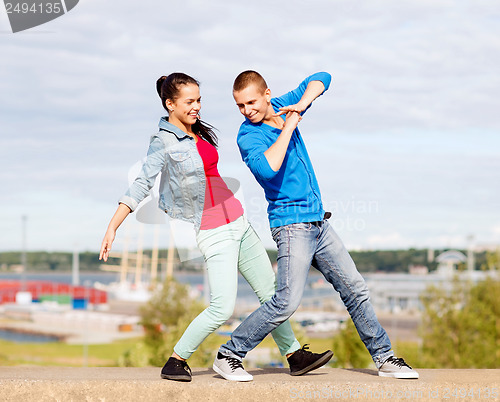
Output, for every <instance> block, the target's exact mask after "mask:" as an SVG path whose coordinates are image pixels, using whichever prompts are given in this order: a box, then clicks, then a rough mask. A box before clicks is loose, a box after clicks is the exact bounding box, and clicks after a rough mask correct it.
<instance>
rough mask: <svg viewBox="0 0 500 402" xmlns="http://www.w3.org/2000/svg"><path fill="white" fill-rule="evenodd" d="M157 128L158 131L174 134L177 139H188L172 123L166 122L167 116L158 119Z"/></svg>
mask: <svg viewBox="0 0 500 402" xmlns="http://www.w3.org/2000/svg"><path fill="white" fill-rule="evenodd" d="M158 128H159V129H160V130H165V131H168V132H171V133H172V134H175V135H176V137H177V138H179V139H181V138H184V137H189V135H188V134H187V133H185V132H184V131H182V130H181V129H180V128H178V127H176V126H174V125H173V124H172V123H169V122H168V116H163V117H162V118H161V119H160V122H159V123H158Z"/></svg>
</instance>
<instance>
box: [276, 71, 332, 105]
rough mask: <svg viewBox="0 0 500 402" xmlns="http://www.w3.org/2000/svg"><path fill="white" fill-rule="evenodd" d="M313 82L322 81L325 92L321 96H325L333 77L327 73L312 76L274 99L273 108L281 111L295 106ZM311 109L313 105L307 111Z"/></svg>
mask: <svg viewBox="0 0 500 402" xmlns="http://www.w3.org/2000/svg"><path fill="white" fill-rule="evenodd" d="M311 81H321V82H322V83H323V85H324V86H325V90H324V91H323V92H322V93H321V95H323V94H324V93H325V91H327V90H328V88H329V87H330V83H331V81H332V76H331V75H330V74H329V73H325V72H320V73H315V74H313V75H310V76H309V77H307V78H306V79H305V80H304V81H302V82H301V83H300V85H299V86H298V87H297V88H295V89H294V90H292V91H290V92H288V93H286V94H284V95H282V96H279V97H277V98H273V106H277V109H279V108H280V107H284V106H289V105H295V104H296V103H298V102H299V101H300V99H301V98H302V95H304V92H305V91H306V88H307V85H309V83H310V82H311ZM321 95H320V96H321ZM309 107H311V105H309V106H308V107H307V109H309ZM307 109H306V110H304V111H303V112H302V113H301V114H302V115H303V114H304V113H305V112H306V111H307Z"/></svg>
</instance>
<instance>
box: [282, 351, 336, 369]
mask: <svg viewBox="0 0 500 402" xmlns="http://www.w3.org/2000/svg"><path fill="white" fill-rule="evenodd" d="M307 345H308V344H307V343H306V344H305V345H304V346H302V349H299V350H297V351H295V352H294V353H293V354H292V355H291V356H290V357H289V358H288V359H287V360H288V364H289V365H290V374H291V375H302V374H305V373H307V372H309V371H311V370H315V369H317V368H319V367H321V366H324V365H325V364H326V363H328V361H329V360H330V359H331V358H332V356H333V352H332V351H331V350H327V351H326V352H323V353H313V352H310V351H308V350H307V349H309V348H308V347H307Z"/></svg>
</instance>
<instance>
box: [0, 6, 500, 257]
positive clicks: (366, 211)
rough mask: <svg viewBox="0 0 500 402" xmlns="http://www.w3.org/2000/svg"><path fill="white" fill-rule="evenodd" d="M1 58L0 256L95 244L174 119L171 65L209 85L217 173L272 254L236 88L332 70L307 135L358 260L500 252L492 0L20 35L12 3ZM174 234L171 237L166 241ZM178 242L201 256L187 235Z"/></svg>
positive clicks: (76, 17) (89, 18)
mask: <svg viewBox="0 0 500 402" xmlns="http://www.w3.org/2000/svg"><path fill="white" fill-rule="evenodd" d="M0 50H1V57H0V189H1V190H0V207H1V208H0V251H10V250H20V249H21V248H22V247H23V238H24V239H25V242H24V244H25V247H26V248H27V250H29V251H35V250H37V251H38V250H46V251H72V250H75V249H77V250H80V251H98V250H99V248H100V243H101V240H102V237H103V236H104V233H105V230H106V227H107V225H108V222H109V220H110V218H111V216H112V215H113V213H114V211H115V209H116V206H117V200H118V199H119V198H120V196H121V195H122V194H123V193H124V192H125V191H126V189H127V187H128V173H129V170H130V169H131V167H132V166H133V165H134V164H135V163H136V162H137V161H139V160H141V159H142V158H143V157H144V156H145V154H146V151H147V147H148V143H149V137H150V135H151V134H153V133H154V132H155V131H156V130H157V124H158V120H159V118H160V117H161V116H163V115H165V111H164V109H163V108H162V106H161V103H160V100H159V98H158V96H157V93H156V89H155V83H156V79H157V78H158V77H160V76H161V75H167V74H169V73H171V72H174V71H182V72H185V73H188V74H190V75H192V76H193V77H195V78H196V79H198V80H199V81H200V83H201V95H202V102H203V104H202V111H201V113H202V118H203V119H204V120H205V121H207V122H209V123H211V124H212V125H214V126H215V127H216V128H217V129H218V135H219V145H220V147H219V153H220V162H219V172H220V173H221V175H222V176H226V177H231V178H235V179H237V180H238V181H239V182H240V189H239V191H238V194H237V195H238V197H240V199H241V200H242V202H243V204H244V206H245V210H246V213H247V215H248V217H249V220H250V221H251V222H252V224H253V226H254V227H255V229H256V230H257V232H258V234H259V236H260V237H261V239H262V241H263V242H264V244H265V245H266V247H269V248H273V247H274V244H273V242H272V239H271V236H270V234H269V227H268V223H267V216H266V202H265V200H264V195H263V191H262V189H261V188H260V187H259V186H258V184H257V183H256V182H255V180H254V178H253V176H252V175H251V173H250V172H249V171H248V168H247V167H246V166H245V165H244V163H243V162H242V161H241V158H240V155H239V152H238V149H237V146H236V141H235V140H236V134H237V131H238V127H239V124H240V123H241V121H242V116H241V115H240V114H239V112H238V109H237V108H236V106H235V104H234V100H233V99H232V93H231V88H232V83H233V80H234V78H235V77H236V75H237V74H239V73H240V72H241V71H243V70H247V69H254V70H257V71H259V72H260V73H261V74H262V75H263V76H264V77H265V78H266V80H267V83H268V85H269V86H270V88H271V90H272V93H273V94H274V95H276V96H278V95H281V94H283V93H285V92H287V91H289V90H291V89H293V88H295V87H296V86H297V85H298V84H299V83H300V82H301V81H302V80H303V79H304V78H305V77H307V76H308V75H310V74H312V73H314V72H317V71H327V72H329V73H331V74H332V77H333V82H332V85H331V87H330V89H329V90H328V91H327V92H326V93H325V94H324V95H323V96H321V97H320V98H318V99H317V100H316V101H315V102H314V104H313V106H312V108H311V109H310V110H309V111H308V112H307V114H306V115H305V116H304V119H303V120H302V122H301V123H300V125H299V126H300V130H301V133H302V136H303V138H304V140H305V142H306V145H307V147H308V151H309V155H310V157H311V159H312V161H313V165H314V168H315V171H316V175H317V177H318V180H319V184H320V189H321V193H322V198H323V203H324V205H325V209H327V210H330V211H332V212H333V218H332V219H331V220H330V222H331V224H332V225H333V226H334V228H335V229H336V230H337V232H338V233H339V235H340V236H341V238H342V239H343V241H344V242H345V244H346V246H347V247H348V248H349V249H357V250H363V249H400V248H408V247H416V248H434V249H443V248H464V247H467V246H468V245H469V244H474V245H475V246H484V245H499V244H500V212H499V210H500V185H499V183H500V135H499V134H500V117H499V112H498V111H499V110H500V100H499V96H498V94H499V93H500V75H499V73H498V71H499V70H498V66H499V65H500V6H499V5H498V2H496V1H494V0H490V1H483V0H476V1H474V2H472V1H463V0H455V1H451V0H432V1H431V0H418V1H405V2H401V1H398V0H383V1H382V0H370V1H368V0H359V1H355V2H354V1H352V0H320V1H308V0H302V1H295V0H287V1H274V2H269V1H263V0H254V1H252V2H229V1H221V0H212V1H210V2H207V1H201V0H199V1H194V0H186V1H183V2H159V1H151V0H143V1H140V2H137V1H130V0H120V1H106V2H102V1H97V0H81V1H80V2H79V3H78V5H77V6H76V7H75V8H74V9H73V10H71V11H70V12H68V13H67V14H66V15H64V16H62V17H60V18H57V19H55V20H53V21H51V22H49V23H46V24H44V25H40V26H38V27H35V28H32V29H29V30H26V31H23V32H18V33H15V34H13V33H12V32H11V30H10V25H9V22H8V18H7V14H6V11H5V9H4V8H3V7H0ZM23 216H25V217H26V225H25V228H26V231H25V237H23V224H22V222H23V218H22V217H23ZM126 222H127V223H126V224H124V225H123V227H121V228H120V229H119V230H118V234H117V239H116V242H115V248H116V249H117V250H119V249H120V248H123V247H125V244H126V243H127V242H129V245H130V247H131V248H134V247H135V246H136V245H137V244H139V241H140V239H141V238H142V239H143V245H144V246H145V247H148V246H151V244H152V242H153V241H154V239H153V235H152V233H153V232H154V229H153V225H144V226H141V225H139V223H138V222H137V220H136V219H135V217H134V216H133V215H132V216H130V217H129V218H128V219H127V221H126ZM174 226H175V223H173V224H172V222H170V223H168V222H166V224H162V225H160V226H159V229H158V230H159V233H160V237H159V244H160V247H162V248H163V247H164V248H166V247H167V246H168V244H169V238H170V234H171V233H173V232H172V230H173V229H172V227H174ZM141 233H143V234H141ZM185 233H186V234H185ZM189 233H191V234H192V228H189ZM175 237H176V239H175V243H176V244H177V245H179V246H181V245H188V246H190V245H193V244H192V241H193V240H192V238H191V237H190V236H189V234H187V232H184V231H178V234H176V235H175Z"/></svg>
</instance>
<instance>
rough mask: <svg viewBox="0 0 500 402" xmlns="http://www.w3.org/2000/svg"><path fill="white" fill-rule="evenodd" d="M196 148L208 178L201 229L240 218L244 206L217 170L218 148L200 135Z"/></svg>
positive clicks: (212, 227) (213, 227)
mask: <svg viewBox="0 0 500 402" xmlns="http://www.w3.org/2000/svg"><path fill="white" fill-rule="evenodd" d="M196 148H198V153H199V154H200V156H201V159H202V160H203V167H204V168H205V177H206V179H207V185H206V187H205V205H204V207H203V215H202V217H201V226H200V229H201V230H207V229H215V228H217V227H219V226H222V225H226V224H228V223H230V222H233V221H235V220H236V219H238V218H239V217H240V216H241V215H243V207H242V206H241V203H240V202H239V201H238V199H237V198H236V197H235V196H234V194H233V193H232V191H231V190H229V188H228V187H227V185H226V183H225V182H224V180H222V178H221V177H220V174H219V171H218V170H217V163H218V162H219V153H218V152H217V149H216V148H215V147H214V146H213V145H212V144H210V143H208V142H207V141H205V140H203V139H202V138H201V137H198V141H197V142H196Z"/></svg>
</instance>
